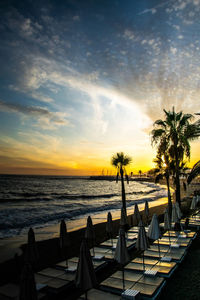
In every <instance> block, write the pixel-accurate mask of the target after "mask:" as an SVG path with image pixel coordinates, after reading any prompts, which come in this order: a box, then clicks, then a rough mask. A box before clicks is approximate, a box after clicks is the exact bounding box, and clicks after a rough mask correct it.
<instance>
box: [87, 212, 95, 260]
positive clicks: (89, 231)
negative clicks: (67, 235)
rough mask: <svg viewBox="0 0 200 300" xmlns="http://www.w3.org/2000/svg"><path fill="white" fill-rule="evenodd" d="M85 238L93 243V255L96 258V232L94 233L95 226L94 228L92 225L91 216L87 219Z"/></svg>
mask: <svg viewBox="0 0 200 300" xmlns="http://www.w3.org/2000/svg"><path fill="white" fill-rule="evenodd" d="M85 238H86V240H88V241H91V242H92V248H93V255H94V256H95V253H94V240H95V232H94V226H93V223H92V219H91V217H90V216H88V218H87V226H86V230H85Z"/></svg>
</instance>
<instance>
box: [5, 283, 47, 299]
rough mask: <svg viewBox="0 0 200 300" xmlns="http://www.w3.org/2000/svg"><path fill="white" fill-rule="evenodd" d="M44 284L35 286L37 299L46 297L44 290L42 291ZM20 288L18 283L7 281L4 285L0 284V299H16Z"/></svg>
mask: <svg viewBox="0 0 200 300" xmlns="http://www.w3.org/2000/svg"><path fill="white" fill-rule="evenodd" d="M45 286H46V285H43V286H40V288H39V285H38V286H37V285H36V289H37V291H38V300H42V299H44V298H45V297H46V294H45V292H44V291H43V292H42V289H44V287H45ZM19 292H20V288H19V285H17V284H13V283H7V284H5V285H2V286H0V299H2V300H4V299H5V300H18V299H19Z"/></svg>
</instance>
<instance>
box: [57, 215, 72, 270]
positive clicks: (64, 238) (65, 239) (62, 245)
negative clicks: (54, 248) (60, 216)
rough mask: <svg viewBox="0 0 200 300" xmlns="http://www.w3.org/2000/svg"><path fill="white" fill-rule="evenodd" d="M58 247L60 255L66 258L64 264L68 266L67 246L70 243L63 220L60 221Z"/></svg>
mask: <svg viewBox="0 0 200 300" xmlns="http://www.w3.org/2000/svg"><path fill="white" fill-rule="evenodd" d="M59 240H60V249H61V253H62V256H63V257H64V258H65V259H66V266H67V267H68V261H67V248H68V247H69V245H70V241H69V236H68V234H67V226H66V223H65V221H64V220H61V222H60V239H59Z"/></svg>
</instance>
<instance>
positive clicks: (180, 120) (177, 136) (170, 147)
mask: <svg viewBox="0 0 200 300" xmlns="http://www.w3.org/2000/svg"><path fill="white" fill-rule="evenodd" d="M164 113H165V120H161V119H160V120H157V121H155V123H154V127H155V129H153V130H152V132H151V135H152V143H153V144H155V145H157V146H158V148H160V149H162V151H166V150H167V151H168V153H169V155H170V158H171V159H172V160H173V161H174V167H175V185H176V201H177V202H178V203H179V204H180V179H179V176H180V166H181V164H182V162H183V160H184V157H186V158H187V159H189V158H190V141H191V140H193V139H196V138H198V137H199V136H200V125H199V123H198V122H195V123H191V121H192V118H193V115H191V114H183V112H182V111H181V112H178V113H176V112H175V110H174V107H173V109H172V111H166V110H164Z"/></svg>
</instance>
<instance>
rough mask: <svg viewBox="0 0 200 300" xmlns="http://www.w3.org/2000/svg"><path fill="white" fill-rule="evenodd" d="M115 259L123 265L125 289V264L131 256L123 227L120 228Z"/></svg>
mask: <svg viewBox="0 0 200 300" xmlns="http://www.w3.org/2000/svg"><path fill="white" fill-rule="evenodd" d="M114 259H115V260H116V261H117V262H118V263H119V264H120V265H121V266H122V281H123V290H124V289H125V282H124V265H125V264H126V263H127V262H128V261H129V259H130V258H129V254H128V250H127V247H126V239H125V231H124V229H123V228H120V230H119V237H118V241H117V246H116V249H115V255H114Z"/></svg>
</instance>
